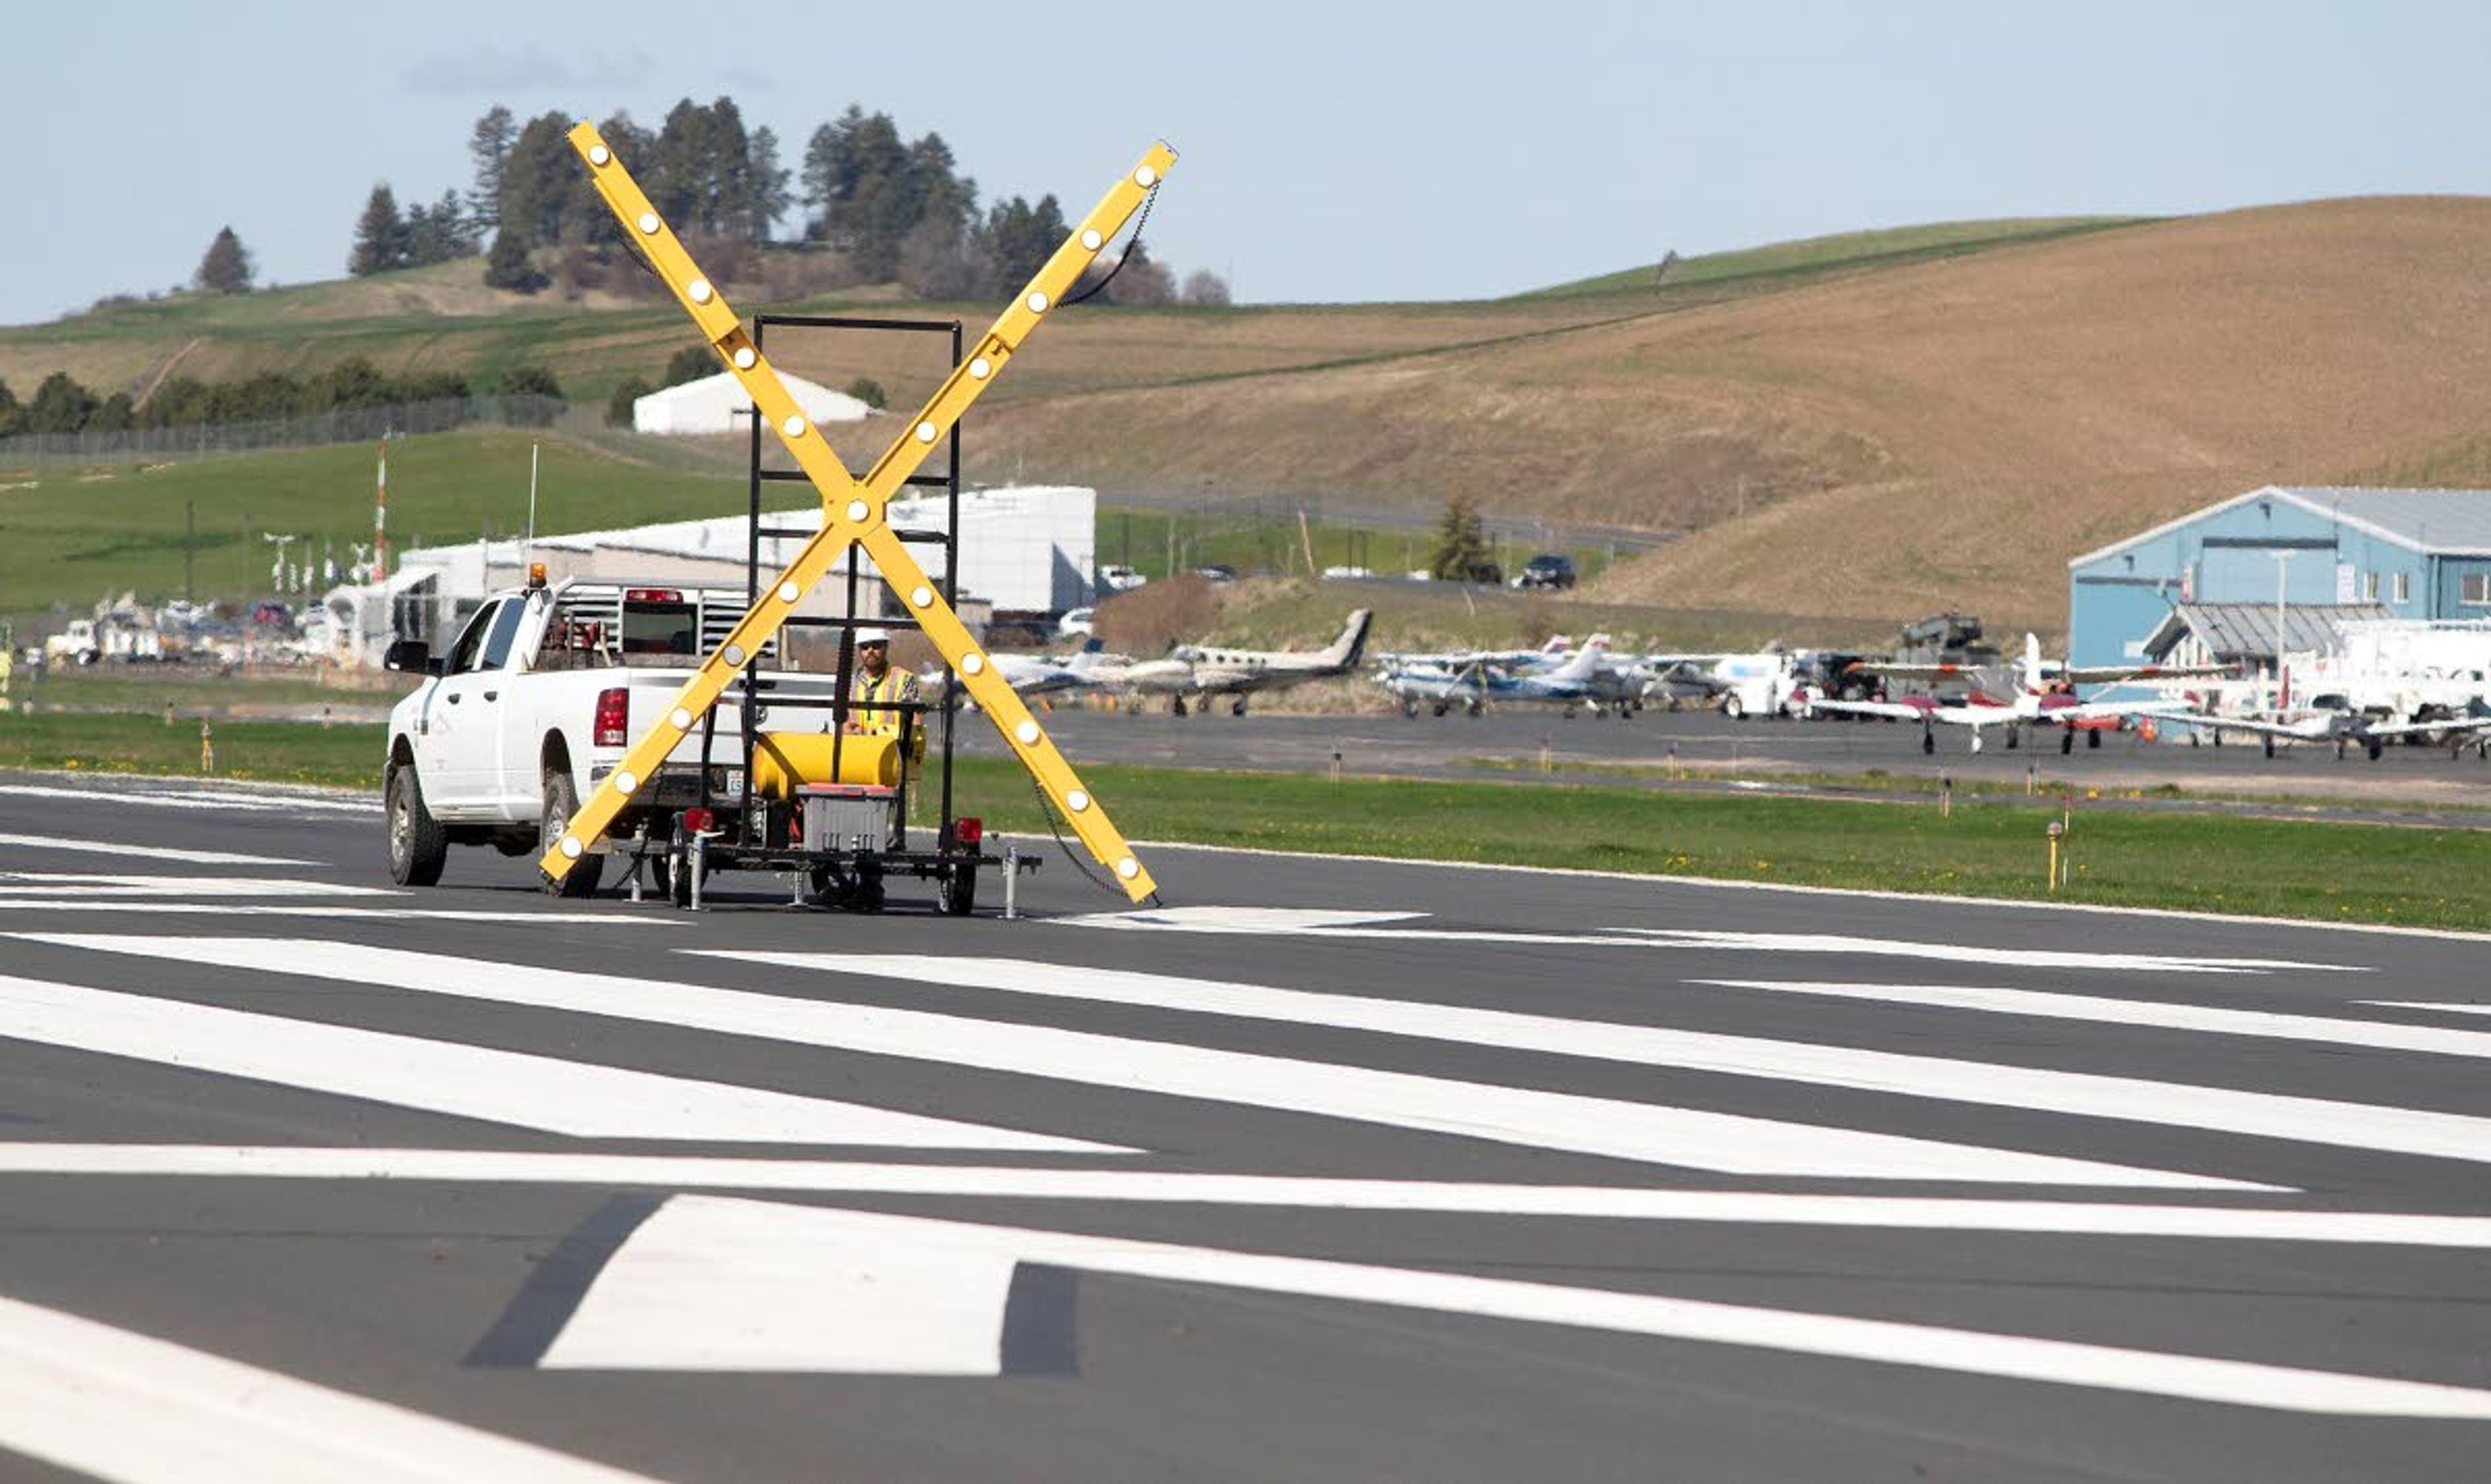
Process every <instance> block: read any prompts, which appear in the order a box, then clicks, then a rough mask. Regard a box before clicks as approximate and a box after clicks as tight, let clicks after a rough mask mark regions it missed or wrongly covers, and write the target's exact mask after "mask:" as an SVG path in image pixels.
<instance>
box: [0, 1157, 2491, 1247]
mask: <svg viewBox="0 0 2491 1484" xmlns="http://www.w3.org/2000/svg"><path fill="white" fill-rule="evenodd" d="M12 1175H77V1176H99V1177H101V1176H112V1177H123V1178H174V1179H192V1178H204V1179H271V1180H442V1181H447V1182H451V1183H455V1184H462V1185H463V1184H477V1183H494V1184H512V1185H589V1186H603V1187H611V1188H615V1189H672V1190H699V1189H710V1190H759V1191H773V1192H780V1191H783V1192H788V1193H803V1194H808V1195H923V1196H959V1197H965V1198H971V1199H976V1200H1025V1201H1118V1202H1128V1203H1135V1204H1142V1203H1153V1204H1161V1205H1172V1206H1245V1207H1286V1208H1302V1209H1306V1210H1353V1211H1413V1212H1424V1213H1428V1214H1439V1215H1483V1216H1568V1217H1595V1218H1600V1219H1606V1220H1617V1221H1685V1222H1739V1223H1755V1224H1763V1225H1781V1226H1809V1227H1856V1228H1879V1229H1890V1230H1900V1231H1936V1232H1997V1233H2040V1234H2047V1235H2053V1236H2066V1237H2193V1238H2200V1239H2204V1240H2210V1241H2250V1242H2269V1241H2276V1242H2346V1243H2354V1244H2359V1245H2364V1246H2372V1245H2378V1246H2399V1247H2453V1248H2463V1249H2475V1250H2485V1249H2491V1216H2436V1215H2421V1214H2416V1213H2411V1212H2403V1211H2309V1210H2284V1209H2279V1208H2272V1207H2218V1206H2121V1205H2105V1204H2103V1203H2100V1202H2078V1201H2001V1200H1963V1199H1949V1198H1943V1197H1911V1196H1905V1197H1896V1196H1814V1195H1781V1194H1773V1193H1768V1192H1750V1191H1715V1190H1650V1189H1643V1188H1639V1187H1633V1186H1620V1185H1512V1184H1492V1183H1476V1182H1460V1181H1449V1180H1380V1179H1335V1178H1324V1177H1318V1176H1281V1175H1220V1174H1196V1173H1190V1172H1184V1171H1154V1170H1035V1169H1015V1168H1010V1167H994V1166H976V1165H922V1164H920V1165H895V1164H867V1163H862V1162H857V1161H850V1160H823V1159H758V1158H738V1157H733V1156H712V1155H692V1154H586V1153H582V1154H555V1153H539V1152H520V1151H516V1150H508V1149H362V1148H356V1149H315V1148H308V1147H305V1146H299V1145H215V1144H53V1143H44V1142H39V1143H33V1144H0V1178H7V1177H8V1176H12Z"/></svg>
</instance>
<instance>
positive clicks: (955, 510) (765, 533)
mask: <svg viewBox="0 0 2491 1484" xmlns="http://www.w3.org/2000/svg"><path fill="white" fill-rule="evenodd" d="M772 326H779V327H783V328H788V329H799V330H869V331H901V332H910V333H920V334H924V333H933V334H942V335H950V336H951V352H952V360H951V364H952V365H953V366H956V365H958V364H959V363H960V358H961V354H962V350H963V345H964V341H963V336H962V333H961V326H960V322H959V321H958V320H910V319H865V318H856V317H852V316H847V315H822V314H762V315H757V316H755V317H754V319H753V321H752V343H753V346H754V348H755V349H760V348H761V347H762V346H763V344H764V339H765V336H766V335H767V334H768V331H769V329H770V327H772ZM749 422H750V427H749V430H748V431H749V434H750V440H749V445H748V453H747V471H746V472H747V480H746V484H747V510H748V518H747V536H746V541H745V600H746V602H747V606H748V605H749V604H750V603H752V602H754V601H757V600H758V599H759V597H760V594H761V579H762V572H761V541H762V538H764V537H770V538H797V539H806V538H811V537H812V535H813V534H814V533H813V532H811V531H806V530H803V529H801V528H796V527H784V526H779V527H771V526H764V525H763V524H762V509H761V489H762V486H763V485H764V484H766V483H770V482H774V481H779V480H800V481H802V480H809V476H807V475H806V473H805V472H804V471H803V470H801V469H768V468H764V467H763V466H762V459H761V454H762V439H761V419H760V413H759V409H758V408H753V409H752V410H751V411H750V413H749ZM906 482H907V483H908V484H910V485H918V486H925V487H934V488H941V489H943V490H944V491H945V492H946V496H947V501H946V506H945V520H944V524H943V527H942V528H941V529H940V530H936V529H932V528H918V529H899V528H894V531H893V534H894V535H895V536H897V537H898V538H900V539H901V540H903V541H908V542H912V543H916V544H922V545H939V546H941V547H942V548H943V553H944V560H943V576H942V591H943V600H944V601H945V602H946V603H952V602H954V601H955V600H956V597H957V588H956V584H957V581H958V575H959V569H960V562H959V532H960V428H959V424H958V423H956V422H954V423H953V424H952V435H951V447H950V466H949V468H948V469H946V470H945V472H943V473H941V474H924V473H919V474H914V475H911V476H909V477H908V480H906ZM861 549H862V548H861V547H860V546H859V545H858V544H857V543H856V542H854V541H851V542H849V543H848V551H847V602H846V604H845V610H846V611H845V616H844V617H839V618H813V617H791V618H789V619H787V620H786V621H785V623H784V625H783V626H784V627H787V628H796V627H815V628H836V629H838V630H839V649H838V663H837V666H836V689H835V693H834V694H833V696H832V698H831V699H829V700H827V701H824V700H818V699H815V698H812V697H802V698H799V697H794V696H789V697H785V698H783V699H777V700H769V699H765V697H766V696H767V695H768V693H769V692H771V691H773V690H776V689H777V682H776V681H775V680H772V679H771V678H770V677H769V676H767V675H766V674H764V673H763V669H762V663H763V659H764V657H765V656H764V655H763V654H762V653H759V652H756V653H754V654H752V655H747V657H746V659H745V664H744V669H743V672H742V673H741V674H740V675H739V676H738V678H737V692H736V702H737V704H738V705H739V706H740V707H741V708H742V713H741V714H742V719H743V727H742V733H743V750H744V789H745V794H744V800H743V807H742V808H741V810H740V811H739V816H740V818H739V822H738V825H737V828H736V829H735V831H734V834H733V836H732V837H731V838H729V837H725V836H719V837H714V838H711V839H709V840H707V841H706V842H704V845H703V850H702V855H703V856H704V857H705V859H704V862H703V865H704V868H717V869H747V870H799V871H806V872H809V873H811V875H812V878H813V880H814V882H815V883H816V886H817V889H818V887H819V884H820V883H821V882H822V881H823V880H824V879H825V876H826V875H827V876H829V877H831V878H833V879H835V880H840V881H846V880H848V879H849V878H850V875H851V873H852V875H853V879H854V881H855V882H856V883H858V884H859V887H860V888H861V889H863V890H864V892H865V900H864V901H862V902H857V903H854V905H863V906H865V907H866V908H868V910H870V909H875V908H878V907H879V906H880V905H881V888H880V880H881V878H882V877H883V876H886V875H892V874H898V875H908V876H915V877H916V878H918V879H919V880H921V881H923V880H924V879H926V878H929V877H931V878H935V879H937V880H939V881H943V882H946V883H949V884H952V891H953V892H954V893H955V897H954V899H955V900H962V901H967V900H973V899H974V894H975V887H974V883H975V880H976V873H977V871H978V870H979V869H980V868H981V867H982V866H988V865H1003V864H1005V863H1006V862H1005V860H1004V859H1003V858H1001V857H998V856H992V855H987V854H985V853H984V852H983V850H982V848H981V847H962V846H959V845H956V844H955V843H954V841H953V832H954V827H955V826H956V825H957V823H958V821H957V820H956V818H955V817H954V816H953V814H952V759H953V742H954V739H953V731H954V728H955V725H956V723H957V719H958V710H959V709H958V707H957V706H955V705H953V704H952V697H954V696H956V694H957V692H958V677H957V676H956V675H954V674H953V673H952V667H951V661H950V659H949V658H948V656H947V657H946V658H945V661H944V668H943V682H944V696H945V700H944V701H943V702H941V703H933V702H926V701H922V700H921V701H897V702H892V703H890V704H888V705H878V706H875V707H873V708H871V709H872V710H875V711H889V712H896V713H899V737H898V746H899V749H900V759H901V761H900V768H899V785H898V788H897V789H896V791H895V793H894V799H893V811H894V820H893V829H894V835H895V837H896V841H897V844H896V847H895V848H894V849H890V850H883V851H854V850H851V851H807V850H804V849H802V848H800V847H796V846H791V845H790V844H789V843H788V838H787V833H786V831H787V829H788V825H789V823H790V822H791V820H793V821H801V818H802V815H801V809H802V804H801V801H800V800H789V801H788V802H787V804H786V806H785V810H786V812H783V813H782V812H781V811H780V810H779V809H778V808H776V807H773V806H772V805H771V804H770V803H768V802H765V801H764V800H758V799H755V798H753V797H752V776H753V772H752V764H753V751H754V748H755V746H756V745H757V743H758V742H759V738H760V718H761V713H763V712H764V711H765V710H767V709H769V708H770V707H773V706H778V707H787V708H820V707H827V708H828V709H829V710H830V712H831V714H832V724H831V739H832V741H831V771H832V776H833V777H836V776H837V775H838V767H839V763H840V760H841V757H842V755H843V753H844V750H845V746H846V727H847V719H848V713H849V711H850V710H851V709H852V708H853V707H854V705H855V703H854V702H853V701H852V699H851V698H850V688H851V686H852V685H853V684H854V680H855V663H856V630H857V629H859V628H862V627H874V628H916V629H921V630H922V629H923V625H922V624H920V623H919V622H918V621H917V620H916V619H913V618H906V617H901V618H879V617H876V618H864V617H860V616H859V615H858V613H857V597H858V587H859V579H858V573H857V557H858V553H859V551H860V550H861ZM779 651H780V654H781V655H784V654H785V651H786V646H785V645H784V644H781V645H780V646H779ZM721 704H723V703H722V702H721ZM938 714H939V715H940V717H941V729H942V750H941V764H940V775H941V785H942V810H941V819H940V822H939V824H938V825H937V826H936V828H935V834H934V848H933V849H932V850H930V851H927V850H911V849H909V848H908V835H909V827H908V795H909V774H910V769H909V762H910V760H911V753H912V752H913V751H914V748H915V745H916V741H917V729H918V728H919V726H920V725H924V726H929V727H930V726H932V725H933V724H934V723H933V722H932V720H931V719H930V718H932V717H933V716H935V715H938ZM921 718H928V719H923V720H922V721H921ZM716 737H717V712H716V710H715V708H713V709H712V711H711V713H709V715H708V716H706V717H705V718H703V721H702V726H701V769H700V778H701V783H700V790H701V795H700V801H701V803H702V805H703V806H707V805H709V803H710V801H711V796H710V778H711V776H712V769H711V760H712V748H713V746H714V744H715V741H716ZM678 833H679V834H680V827H679V829H678ZM650 843H655V842H650ZM688 843H689V842H687V841H685V840H683V839H681V838H678V839H676V840H674V841H672V842H670V843H669V844H668V845H667V847H666V849H667V851H668V853H669V854H670V855H671V857H672V858H673V860H674V862H675V870H674V872H673V880H674V886H673V895H674V897H675V899H676V901H677V902H678V903H679V904H680V903H682V902H684V901H685V900H686V898H687V892H686V889H685V883H686V881H687V879H688V873H689V860H690V856H689V851H688V849H687V846H688ZM1035 863H1036V862H1035V858H1031V859H1029V860H1026V861H1023V862H1021V864H1022V865H1023V867H1024V868H1026V867H1027V866H1029V865H1034V864H1035ZM635 869H636V863H635ZM963 891H965V892H966V893H967V894H966V895H965V896H961V895H956V894H957V893H960V892H963ZM954 910H955V911H957V910H960V909H954Z"/></svg>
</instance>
